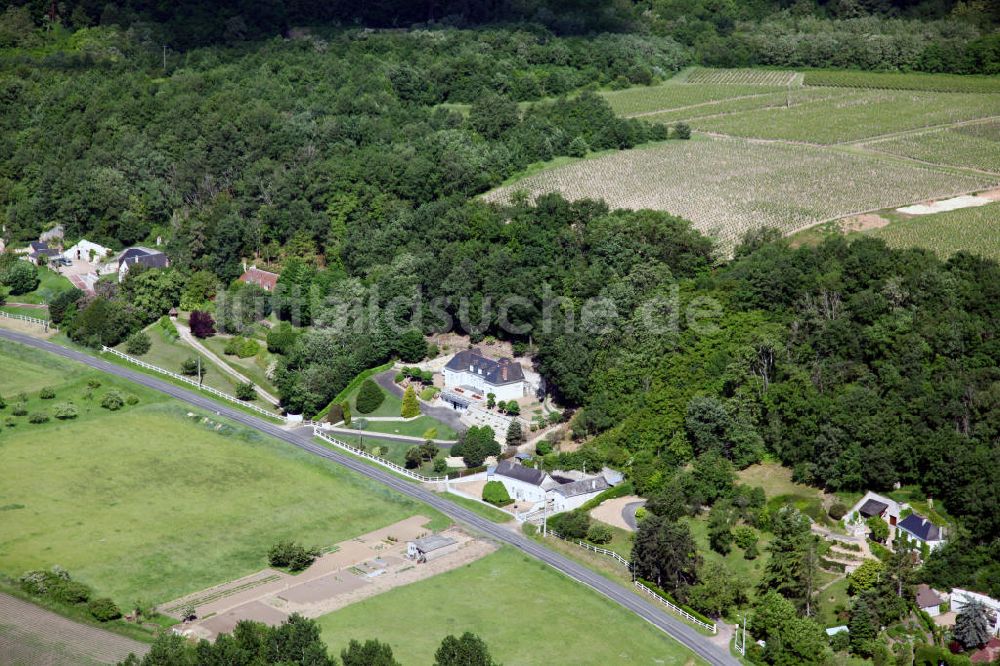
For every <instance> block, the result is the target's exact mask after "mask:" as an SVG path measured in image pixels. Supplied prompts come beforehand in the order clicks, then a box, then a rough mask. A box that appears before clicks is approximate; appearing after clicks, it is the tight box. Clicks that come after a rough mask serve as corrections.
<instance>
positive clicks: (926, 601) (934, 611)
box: [916, 583, 944, 617]
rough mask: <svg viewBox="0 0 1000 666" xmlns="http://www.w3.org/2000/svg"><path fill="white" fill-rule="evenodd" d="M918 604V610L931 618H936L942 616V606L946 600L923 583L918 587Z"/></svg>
mask: <svg viewBox="0 0 1000 666" xmlns="http://www.w3.org/2000/svg"><path fill="white" fill-rule="evenodd" d="M916 603H917V608H919V609H920V610H922V611H924V612H925V613H927V614H928V615H930V616H931V617H936V616H938V615H940V614H941V604H943V603H944V599H942V598H941V595H939V594H938V593H937V592H935V591H934V590H932V589H931V587H930V586H929V585H927V584H926V583H921V584H920V585H917V594H916Z"/></svg>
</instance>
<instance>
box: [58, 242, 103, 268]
mask: <svg viewBox="0 0 1000 666" xmlns="http://www.w3.org/2000/svg"><path fill="white" fill-rule="evenodd" d="M91 250H93V251H94V263H102V262H103V261H104V260H105V259H107V258H108V253H109V252H110V250H109V249H108V248H106V247H104V246H103V245H98V244H97V243H92V242H91V241H89V240H86V239H84V240H81V241H80V242H79V243H77V244H76V245H74V246H73V247H71V248H69V249H68V250H66V251H65V252H63V256H64V257H66V258H67V259H69V260H70V261H73V260H75V259H77V258H79V259H82V260H83V261H87V262H89V261H90V252H91ZM77 253H79V257H77Z"/></svg>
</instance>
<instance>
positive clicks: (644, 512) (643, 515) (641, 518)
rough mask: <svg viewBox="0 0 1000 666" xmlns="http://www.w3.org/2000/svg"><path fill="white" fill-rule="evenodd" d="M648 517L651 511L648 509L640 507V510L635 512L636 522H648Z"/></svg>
mask: <svg viewBox="0 0 1000 666" xmlns="http://www.w3.org/2000/svg"><path fill="white" fill-rule="evenodd" d="M648 515H649V511H647V510H646V507H644V506H640V507H639V508H638V509H636V510H635V521H636V522H637V523H641V522H642V521H644V520H646V516H648Z"/></svg>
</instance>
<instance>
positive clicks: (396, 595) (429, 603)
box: [319, 547, 700, 666]
mask: <svg viewBox="0 0 1000 666" xmlns="http://www.w3.org/2000/svg"><path fill="white" fill-rule="evenodd" d="M414 613H417V616H416V617H415V616H414ZM319 623H320V626H321V627H322V636H323V639H324V640H325V641H326V642H327V644H328V645H343V644H345V643H346V641H347V640H349V639H350V638H361V637H367V636H377V637H378V638H379V639H380V640H382V641H385V642H388V643H389V644H390V645H391V646H392V651H393V654H394V656H395V657H396V658H397V659H398V660H399V661H400V662H401V663H404V664H428V663H431V662H432V661H433V660H434V651H435V650H436V649H437V647H438V646H439V645H440V643H441V639H443V638H444V637H445V636H446V635H448V634H455V635H461V634H462V633H463V632H465V631H471V632H473V633H475V634H477V635H479V636H480V637H481V638H482V639H483V640H484V641H486V643H487V645H488V646H489V648H490V652H491V653H492V655H493V657H494V659H495V660H496V661H497V662H499V663H503V664H506V666H517V665H520V664H546V663H549V664H556V663H567V661H572V663H574V664H593V665H595V666H596V665H600V664H636V665H642V664H649V665H652V664H660V665H665V664H687V663H692V664H693V663H700V662H699V661H696V660H695V658H694V657H693V656H692V655H691V654H690V653H689V652H688V651H687V650H686V649H684V648H683V647H681V646H680V645H679V644H677V643H675V642H673V641H672V640H671V639H670V638H668V637H667V636H666V635H665V634H663V633H661V632H660V631H659V630H657V629H655V628H654V627H652V626H651V625H649V624H647V623H646V622H644V621H642V620H641V619H640V618H638V617H637V616H635V615H632V614H631V613H629V612H628V611H626V610H624V609H622V608H620V607H618V606H617V605H615V604H611V603H608V602H607V601H605V600H604V599H603V598H602V597H601V596H599V595H598V594H597V593H596V592H593V591H591V590H590V589H588V588H586V587H584V586H582V585H580V584H579V583H576V582H574V581H572V580H570V579H569V578H566V577H565V576H562V575H561V574H559V573H558V572H556V571H554V570H553V569H551V568H549V567H547V566H546V565H544V564H542V563H540V562H537V561H535V560H533V559H531V558H529V557H527V556H526V555H521V554H519V553H517V552H516V551H514V550H512V549H510V548H507V547H504V548H501V549H500V550H499V551H497V552H496V553H493V554H492V555H488V556H487V557H484V558H482V559H480V560H477V561H476V562H473V563H471V564H468V565H466V566H464V567H461V568H459V569H455V570H453V571H449V572H447V573H443V574H440V575H438V576H435V577H433V578H430V579H427V580H423V581H420V582H418V583H414V584H412V585H407V586H405V587H398V588H396V589H394V590H391V591H389V592H386V593H384V594H380V595H378V596H377V597H373V598H371V599H366V600H365V602H364V603H359V604H352V605H350V606H347V607H346V608H342V609H340V610H338V611H336V612H334V613H330V614H329V615H324V616H323V617H321V618H319ZM526 636H528V637H530V640H525V637H526ZM570 636H572V637H573V638H572V642H571V644H570V643H567V637H570ZM570 654H572V657H571V658H570V657H569V656H568V655H570Z"/></svg>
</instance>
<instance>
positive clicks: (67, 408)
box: [55, 402, 79, 421]
mask: <svg viewBox="0 0 1000 666" xmlns="http://www.w3.org/2000/svg"><path fill="white" fill-rule="evenodd" d="M55 410H56V418H57V419H59V420H60V421H66V420H67V419H75V418H76V417H77V416H78V415H79V412H78V411H77V409H76V405H74V404H73V403H71V402H61V403H59V404H58V405H56V408H55Z"/></svg>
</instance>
